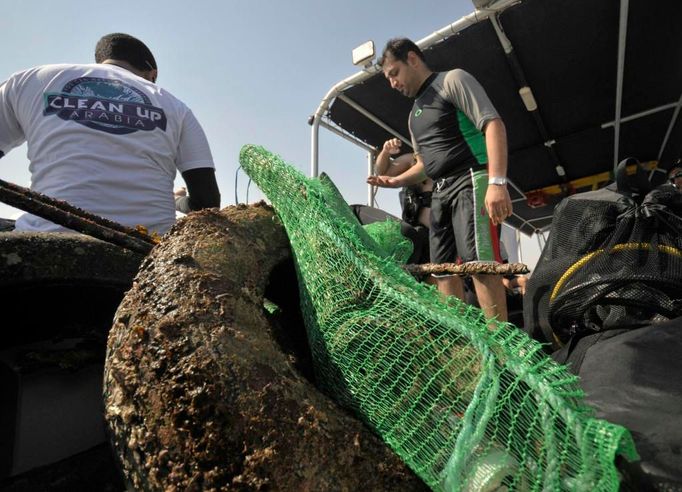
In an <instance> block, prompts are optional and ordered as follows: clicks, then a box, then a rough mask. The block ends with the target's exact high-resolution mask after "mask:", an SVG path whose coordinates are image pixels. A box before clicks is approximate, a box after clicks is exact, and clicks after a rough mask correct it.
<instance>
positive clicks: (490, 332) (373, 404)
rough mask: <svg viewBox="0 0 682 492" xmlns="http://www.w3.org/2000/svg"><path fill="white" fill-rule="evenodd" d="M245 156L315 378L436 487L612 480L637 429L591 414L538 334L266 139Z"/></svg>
mask: <svg viewBox="0 0 682 492" xmlns="http://www.w3.org/2000/svg"><path fill="white" fill-rule="evenodd" d="M240 160H241V165H242V167H243V169H244V170H245V171H246V172H247V174H248V175H249V176H250V177H251V178H252V179H253V181H254V182H255V183H256V184H257V185H258V186H259V188H260V189H261V190H262V192H263V193H264V194H265V195H266V196H267V197H268V199H269V200H270V201H271V202H272V204H273V206H274V207H275V210H276V211H277V214H278V216H279V217H280V219H281V221H282V223H283V224H284V227H285V228H286V231H287V234H288V236H289V240H290V242H291V246H292V250H293V254H294V258H295V261H296V267H297V274H298V281H299V289H300V291H301V308H302V311H303V315H304V318H305V322H306V330H307V332H308V338H309V343H310V346H311V350H312V353H313V358H314V363H315V371H316V377H317V380H318V382H319V385H320V387H321V389H322V390H323V391H325V392H326V393H327V394H328V395H330V396H331V397H332V398H334V399H335V400H337V401H338V402H339V403H340V404H341V405H343V406H345V407H347V408H349V409H351V410H352V411H353V412H355V413H356V415H358V416H359V417H360V418H361V419H363V420H364V422H365V423H366V424H367V425H368V426H369V427H371V428H372V429H374V431H375V432H376V433H377V434H378V435H380V436H381V437H382V438H383V439H384V441H385V442H386V443H387V444H388V445H389V446H390V447H391V448H392V449H393V450H394V451H395V452H396V453H397V454H398V455H399V456H400V457H401V458H402V459H403V460H404V461H405V462H406V463H407V464H408V465H409V466H410V467H411V468H412V470H414V471H415V473H417V474H418V475H419V476H420V477H421V478H422V479H423V480H424V481H425V482H426V483H427V484H428V485H429V486H430V487H431V488H432V489H434V490H461V491H492V490H500V491H502V490H590V491H592V490H599V491H601V490H617V489H618V487H619V475H618V472H617V469H616V466H615V459H616V457H617V456H618V455H623V456H625V457H626V458H628V459H634V458H635V457H636V453H635V450H634V446H633V444H632V439H631V436H630V434H629V432H628V431H627V430H626V429H625V428H623V427H620V426H617V425H614V424H611V423H609V422H606V421H603V420H598V419H595V418H593V417H592V415H591V412H590V410H589V408H588V407H586V406H584V405H583V403H582V397H583V394H582V392H581V390H580V389H579V387H578V384H577V382H576V378H575V377H574V376H572V375H570V374H569V373H568V372H567V371H566V370H565V368H564V367H562V366H559V365H557V364H556V363H554V362H553V361H552V360H551V359H549V358H548V357H546V356H545V355H544V354H543V351H542V349H541V346H540V345H539V344H538V343H536V342H534V341H532V340H531V339H529V338H528V337H527V336H526V335H525V334H524V333H522V332H521V331H520V330H518V329H517V328H515V327H513V326H511V325H507V324H504V323H498V322H494V321H493V322H491V321H489V320H486V319H485V318H484V316H483V314H482V312H481V311H480V310H479V309H477V308H474V307H471V306H467V305H465V304H463V303H462V302H460V301H459V300H457V299H454V298H448V299H447V300H445V299H444V298H442V297H441V296H440V295H439V294H438V293H437V292H436V291H435V290H434V289H433V288H431V287H427V286H426V285H425V284H421V283H419V282H417V281H415V280H414V279H413V277H411V276H410V275H409V274H407V273H406V272H405V271H403V269H402V268H401V266H400V265H399V264H398V263H397V262H396V261H395V260H394V259H393V258H392V257H391V256H390V254H389V253H387V252H386V250H385V248H382V247H380V246H379V245H378V244H377V243H376V242H375V241H374V240H373V239H372V237H371V236H370V235H369V234H368V233H367V231H366V230H364V229H363V228H362V227H361V226H360V224H359V223H358V221H357V220H356V218H355V217H354V215H353V214H352V212H351V210H350V208H349V207H348V205H347V204H346V202H345V201H344V200H343V198H342V196H341V194H340V193H339V191H338V190H337V189H336V187H335V186H334V184H333V183H332V182H331V180H330V179H329V178H327V177H322V178H320V179H309V178H306V177H305V176H303V175H302V174H301V173H300V172H298V171H297V170H296V169H295V168H293V167H292V166H289V165H287V164H286V163H284V162H283V161H282V160H281V159H280V158H279V157H277V156H275V155H273V154H270V153H269V152H267V151H266V150H264V149H262V148H260V147H255V146H245V147H244V148H243V149H242V151H241V156H240Z"/></svg>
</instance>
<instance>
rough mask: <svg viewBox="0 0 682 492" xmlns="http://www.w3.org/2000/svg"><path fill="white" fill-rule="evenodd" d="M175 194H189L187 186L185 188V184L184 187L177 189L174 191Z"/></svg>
mask: <svg viewBox="0 0 682 492" xmlns="http://www.w3.org/2000/svg"><path fill="white" fill-rule="evenodd" d="M173 194H174V195H175V196H176V197H178V196H187V188H185V187H184V186H183V187H182V188H178V189H177V190H175V192H173Z"/></svg>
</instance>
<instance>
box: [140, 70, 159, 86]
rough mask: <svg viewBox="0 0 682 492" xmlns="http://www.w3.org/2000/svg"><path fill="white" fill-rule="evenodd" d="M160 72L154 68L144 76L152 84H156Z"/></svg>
mask: <svg viewBox="0 0 682 492" xmlns="http://www.w3.org/2000/svg"><path fill="white" fill-rule="evenodd" d="M158 75H159V71H158V70H157V69H156V68H153V69H151V70H149V71H147V72H145V74H144V78H145V79H147V80H148V81H150V82H152V83H154V84H155V83H156V77H158Z"/></svg>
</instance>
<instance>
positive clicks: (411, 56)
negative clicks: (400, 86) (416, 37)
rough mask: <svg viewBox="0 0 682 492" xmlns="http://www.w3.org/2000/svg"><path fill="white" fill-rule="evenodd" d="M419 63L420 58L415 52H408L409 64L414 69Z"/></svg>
mask: <svg viewBox="0 0 682 492" xmlns="http://www.w3.org/2000/svg"><path fill="white" fill-rule="evenodd" d="M418 61H419V57H418V56H417V54H416V53H415V52H414V51H408V52H407V64H408V65H409V66H410V67H412V68H414V67H416V66H417V62H418Z"/></svg>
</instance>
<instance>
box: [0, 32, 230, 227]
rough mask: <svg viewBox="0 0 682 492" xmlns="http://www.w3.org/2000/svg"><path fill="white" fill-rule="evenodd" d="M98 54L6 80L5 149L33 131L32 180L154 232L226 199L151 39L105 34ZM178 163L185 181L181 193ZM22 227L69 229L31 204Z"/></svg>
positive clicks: (0, 128)
mask: <svg viewBox="0 0 682 492" xmlns="http://www.w3.org/2000/svg"><path fill="white" fill-rule="evenodd" d="M95 61H96V63H95V64H87V65H83V64H81V65H75V64H74V65H71V64H62V65H43V66H39V67H35V68H31V69H28V70H24V71H22V72H18V73H15V74H13V75H12V76H11V77H10V78H9V79H8V80H6V81H5V82H4V83H3V84H2V85H0V157H2V156H3V155H4V154H6V153H7V152H9V151H10V150H11V149H12V148H14V147H16V146H18V145H21V144H22V143H23V142H25V141H26V142H27V143H28V158H29V161H30V166H29V170H30V172H31V189H33V190H35V191H38V192H40V193H44V194H45V195H48V196H50V197H52V198H57V199H60V200H65V201H67V202H68V203H70V204H71V205H74V206H76V207H79V208H82V209H83V210H86V211H88V212H91V213H94V214H97V215H100V216H102V217H106V218H108V219H111V220H114V221H116V222H119V223H121V224H123V225H126V226H129V227H135V226H137V225H142V226H145V227H146V228H147V229H148V230H149V231H150V232H157V233H159V234H163V233H165V232H166V231H167V230H168V229H169V228H170V227H171V225H173V223H174V222H175V210H176V209H178V210H180V211H182V212H189V211H190V210H199V209H202V208H208V207H218V206H220V193H219V191H218V185H217V183H216V179H215V165H214V163H213V158H212V156H211V150H210V148H209V145H208V141H207V140H206V136H205V134H204V131H203V130H202V128H201V125H199V122H198V121H197V120H196V118H195V117H194V115H193V114H192V111H191V110H190V109H189V108H188V107H187V106H186V105H185V104H184V103H183V102H182V101H180V100H179V99H177V98H176V97H174V96H173V95H172V94H170V93H169V92H167V91H165V90H164V89H162V88H161V87H159V86H157V85H156V84H155V82H156V77H157V74H158V70H157V66H156V61H155V60H154V56H153V55H152V53H151V51H150V50H149V48H147V46H146V45H145V44H144V43H142V42H141V41H140V40H138V39H136V38H134V37H132V36H129V35H127V34H121V33H115V34H108V35H106V36H104V37H102V39H100V40H99V42H98V43H97V47H96V50H95ZM1 162H2V161H0V163H1ZM176 171H180V172H181V173H182V177H183V179H184V180H185V183H186V184H187V189H188V195H187V196H185V197H180V198H178V199H176V197H175V196H174V194H173V182H174V180H175V176H176ZM0 175H1V172H0ZM16 229H17V230H23V231H64V230H66V229H64V228H62V227H61V226H59V225H57V224H54V223H52V222H49V221H47V220H44V219H42V218H39V217H36V216H33V215H30V214H24V215H22V216H21V217H20V218H19V219H18V220H17V223H16Z"/></svg>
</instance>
